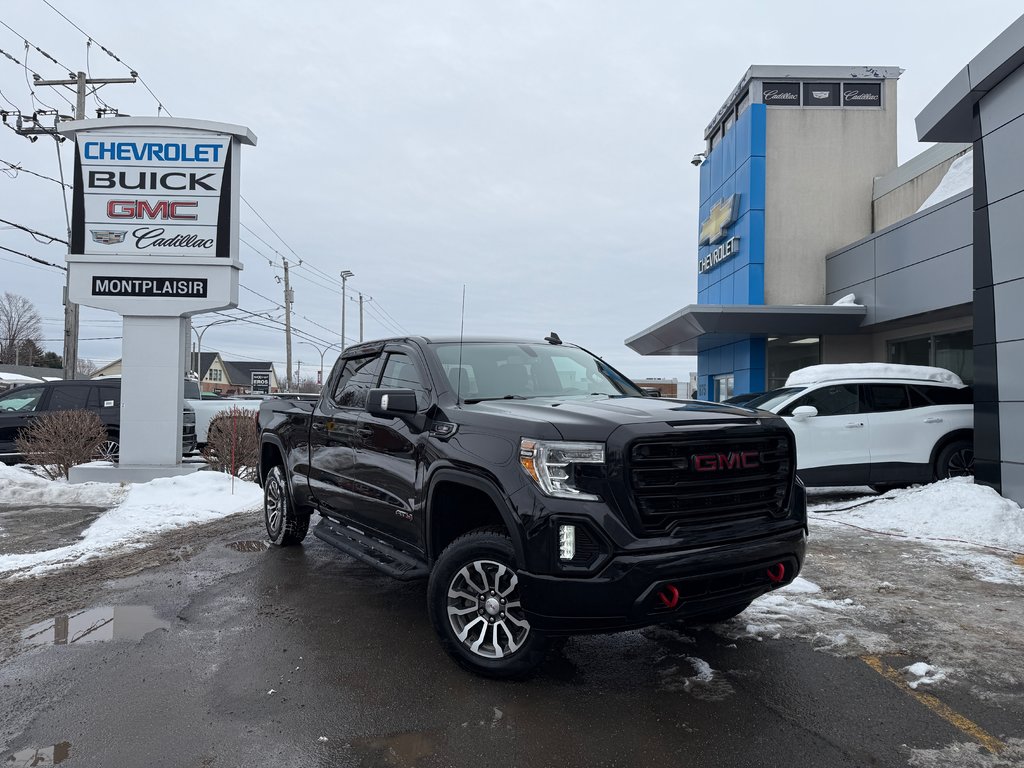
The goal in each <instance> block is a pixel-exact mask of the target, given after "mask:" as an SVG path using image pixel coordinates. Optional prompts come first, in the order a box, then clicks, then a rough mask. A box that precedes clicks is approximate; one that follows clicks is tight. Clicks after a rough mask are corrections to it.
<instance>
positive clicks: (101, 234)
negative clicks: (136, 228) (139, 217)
mask: <svg viewBox="0 0 1024 768" xmlns="http://www.w3.org/2000/svg"><path fill="white" fill-rule="evenodd" d="M89 232H90V233H91V234H92V241H93V242H94V243H99V244H100V245H117V244H118V243H123V242H124V236H125V235H127V234H128V232H127V230H124V229H90V230H89Z"/></svg>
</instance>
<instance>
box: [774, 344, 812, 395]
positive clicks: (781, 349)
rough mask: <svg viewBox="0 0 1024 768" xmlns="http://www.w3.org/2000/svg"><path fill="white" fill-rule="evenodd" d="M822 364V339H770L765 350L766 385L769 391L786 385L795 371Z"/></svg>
mask: <svg viewBox="0 0 1024 768" xmlns="http://www.w3.org/2000/svg"><path fill="white" fill-rule="evenodd" d="M820 362H821V337H819V336H806V337H804V336H779V337H777V338H770V339H768V345H767V349H766V350H765V380H766V381H765V383H766V385H767V388H768V389H770V390H771V389H777V388H778V387H784V386H785V385H786V379H788V378H789V374H791V373H792V372H793V371H797V370H799V369H801V368H806V367H807V366H809V365H818V363H820Z"/></svg>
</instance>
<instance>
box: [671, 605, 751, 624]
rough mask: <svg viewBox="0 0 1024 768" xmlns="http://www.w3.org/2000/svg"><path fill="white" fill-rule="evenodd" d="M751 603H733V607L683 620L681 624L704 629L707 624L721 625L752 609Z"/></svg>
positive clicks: (725, 607)
mask: <svg viewBox="0 0 1024 768" xmlns="http://www.w3.org/2000/svg"><path fill="white" fill-rule="evenodd" d="M750 603H751V601H750V600H748V601H746V602H745V603H733V604H732V605H726V606H722V607H721V608H716V609H715V610H713V611H709V612H708V613H702V614H700V615H699V616H691V617H689V618H686V619H682V620H681V621H680V622H679V623H680V624H682V625H683V626H684V627H702V626H705V625H707V624H721V623H722V622H723V621H728V620H729V619H735V618H736V617H737V616H739V615H740V614H741V613H743V612H744V611H745V610H747V608H749V607H750Z"/></svg>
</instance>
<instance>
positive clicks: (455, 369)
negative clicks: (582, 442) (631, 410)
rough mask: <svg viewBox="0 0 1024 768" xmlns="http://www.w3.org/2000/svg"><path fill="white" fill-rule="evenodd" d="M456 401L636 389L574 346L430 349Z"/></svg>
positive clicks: (488, 345)
mask: <svg viewBox="0 0 1024 768" xmlns="http://www.w3.org/2000/svg"><path fill="white" fill-rule="evenodd" d="M434 349H435V350H436V351H437V356H438V358H439V359H440V361H441V365H442V366H443V367H444V372H445V375H446V376H447V377H448V381H449V382H450V383H451V387H452V389H453V390H456V391H458V393H459V396H460V398H461V399H463V400H466V401H470V400H489V399H500V398H509V399H516V398H524V397H561V396H572V395H579V396H591V395H609V396H618V395H628V396H631V397H643V396H644V394H643V392H642V391H641V390H640V388H639V387H637V386H636V384H634V383H633V382H632V381H630V380H629V379H627V378H626V377H625V376H623V375H622V374H621V373H619V372H618V371H616V370H615V369H614V368H612V367H611V366H610V365H608V364H607V363H605V362H603V361H602V360H599V359H598V358H596V357H594V356H593V355H591V354H590V353H588V352H585V351H584V350H582V349H580V348H579V347H570V346H565V345H557V344H517V343H515V342H466V343H465V344H461V345H460V344H438V345H436V346H435V347H434Z"/></svg>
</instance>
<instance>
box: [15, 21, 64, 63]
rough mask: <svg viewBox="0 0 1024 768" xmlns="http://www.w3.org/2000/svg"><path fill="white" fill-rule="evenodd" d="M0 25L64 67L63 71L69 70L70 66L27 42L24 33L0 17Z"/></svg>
mask: <svg viewBox="0 0 1024 768" xmlns="http://www.w3.org/2000/svg"><path fill="white" fill-rule="evenodd" d="M0 26H4V27H7V29H9V30H10V31H11V33H12V34H13V35H14V36H15V37H18V38H21V39H22V40H24V41H25V43H26V44H29V45H31V46H32V47H33V48H35V49H36V50H37V51H39V52H40V53H41V54H43V56H45V57H46V58H48V59H49V60H50V61H52V62H53V63H54V64H56V65H57V66H58V67H62V68H63V69H64V71H65V72H71V68H70V67H69V66H68V65H67V64H61V63H60V62H59V61H57V59H55V58H54V57H53V56H51V55H50V54H48V53H47V52H46V51H44V50H43V49H42V48H40V47H39V46H38V45H35V44H34V43H29V42H28V38H27V37H25V36H24V35H22V34H21V33H19V32H18V31H17V30H15V29H13V28H12V27H11V25H10V24H8V23H7V22H5V21H4V20H3V19H0Z"/></svg>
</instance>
